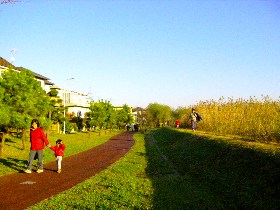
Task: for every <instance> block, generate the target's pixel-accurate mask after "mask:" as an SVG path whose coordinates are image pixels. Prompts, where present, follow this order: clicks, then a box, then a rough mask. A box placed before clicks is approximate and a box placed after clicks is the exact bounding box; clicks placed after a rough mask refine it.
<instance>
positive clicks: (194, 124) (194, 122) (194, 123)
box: [188, 108, 202, 132]
mask: <svg viewBox="0 0 280 210" xmlns="http://www.w3.org/2000/svg"><path fill="white" fill-rule="evenodd" d="M189 119H190V120H191V127H192V130H193V132H195V130H196V128H197V122H199V121H200V120H202V117H201V116H200V114H198V113H197V112H196V111H195V109H194V108H192V112H191V113H190V115H189V117H188V120H189Z"/></svg>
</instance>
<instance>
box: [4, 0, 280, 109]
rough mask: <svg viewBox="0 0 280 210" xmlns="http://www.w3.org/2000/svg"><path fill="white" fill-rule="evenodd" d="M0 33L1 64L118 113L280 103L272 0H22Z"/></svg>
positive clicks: (279, 24)
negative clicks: (124, 108) (203, 104)
mask: <svg viewBox="0 0 280 210" xmlns="http://www.w3.org/2000/svg"><path fill="white" fill-rule="evenodd" d="M0 26H1V33H0V56H1V57H3V58H5V59H7V60H8V61H10V57H11V55H12V54H11V53H10V49H13V48H16V49H17V52H16V53H15V54H14V57H15V59H16V60H15V62H14V64H15V65H16V66H22V67H25V68H27V69H30V70H32V71H34V72H36V73H39V74H42V75H44V76H46V77H48V78H50V80H51V82H53V83H55V84H56V85H59V86H64V85H65V86H66V87H70V88H72V89H73V90H77V91H81V92H85V93H87V92H90V93H91V96H92V97H93V99H94V100H98V99H105V100H110V101H111V103H112V104H113V105H116V106H117V105H123V104H128V105H130V106H141V107H146V106H147V105H148V104H149V103H155V102H157V103H160V104H164V105H168V106H171V107H172V108H177V107H180V106H181V107H184V106H190V105H193V104H196V103H197V102H198V101H199V100H203V101H205V100H209V99H214V100H218V99H219V98H220V97H222V96H223V97H225V98H228V97H233V98H234V99H237V98H240V97H242V98H244V99H248V98H249V97H250V96H256V97H257V98H261V95H262V94H263V95H269V96H270V97H271V98H273V99H279V95H280V94H279V90H280V2H279V1H269V0H268V1H247V0H246V1H242V0H240V1H230V0H229V1H222V0H219V1H188V0H182V1H176V0H175V1H171V0H170V1H160V0H145V1H130V0H126V1H118V0H116V1H112V0H111V1H109V0H108V1H93V0H92V1H91V0H67V1H66V0H57V1H54V0H44V1H43V0H41V1H40V0H22V1H21V2H18V3H14V4H4V5H0ZM71 77H74V78H75V79H74V80H73V81H67V80H66V79H67V78H71Z"/></svg>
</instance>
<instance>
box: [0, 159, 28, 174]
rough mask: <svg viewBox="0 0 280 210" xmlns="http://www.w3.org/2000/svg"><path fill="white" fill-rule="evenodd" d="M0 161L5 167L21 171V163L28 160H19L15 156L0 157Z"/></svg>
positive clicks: (23, 163) (24, 163) (25, 163)
mask: <svg viewBox="0 0 280 210" xmlns="http://www.w3.org/2000/svg"><path fill="white" fill-rule="evenodd" d="M0 163H1V164H2V165H4V166H6V167H9V168H11V169H14V170H16V171H19V172H21V171H22V170H23V169H22V167H23V165H27V163H28V161H27V160H20V159H17V158H7V159H3V158H0Z"/></svg>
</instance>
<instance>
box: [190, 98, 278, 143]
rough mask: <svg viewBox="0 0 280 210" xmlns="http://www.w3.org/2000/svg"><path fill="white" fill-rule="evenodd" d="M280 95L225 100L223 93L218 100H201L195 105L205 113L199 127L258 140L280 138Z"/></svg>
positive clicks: (273, 140) (274, 140) (276, 139)
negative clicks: (279, 96) (275, 98)
mask: <svg viewBox="0 0 280 210" xmlns="http://www.w3.org/2000/svg"><path fill="white" fill-rule="evenodd" d="M279 99H280V98H279ZM279 99H278V100H272V99H271V98H270V97H269V96H262V98H261V100H258V99H257V98H256V97H250V99H248V100H245V99H242V98H239V99H236V100H234V99H233V98H228V100H225V98H223V97H222V98H220V99H219V100H218V101H214V100H210V101H200V102H199V103H198V104H197V105H195V108H196V110H197V111H198V112H199V113H200V114H201V115H202V116H203V120H202V121H201V122H199V124H198V126H199V129H201V130H204V131H211V132H214V133H217V134H229V135H238V136H244V137H248V138H252V139H254V140H256V141H272V142H280V100H279ZM189 109H191V108H189ZM188 111H189V112H190V110H188Z"/></svg>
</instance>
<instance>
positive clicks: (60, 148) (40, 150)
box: [24, 119, 66, 174]
mask: <svg viewBox="0 0 280 210" xmlns="http://www.w3.org/2000/svg"><path fill="white" fill-rule="evenodd" d="M30 143H31V148H30V153H29V160H28V166H27V169H26V170H25V171H24V172H25V173H28V174H30V173H32V163H33V160H34V159H36V158H37V159H38V169H37V171H36V172H37V173H42V172H43V154H44V147H45V145H46V146H47V147H49V148H50V149H51V150H53V151H54V155H55V157H56V164H57V173H61V162H62V157H63V156H64V150H65V148H66V146H65V144H64V143H63V141H62V140H61V139H58V140H57V141H56V145H55V146H51V145H50V143H49V140H48V139H47V137H46V135H45V134H44V131H43V129H42V128H41V127H40V124H39V121H38V120H37V119H33V120H32V121H31V128H30Z"/></svg>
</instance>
